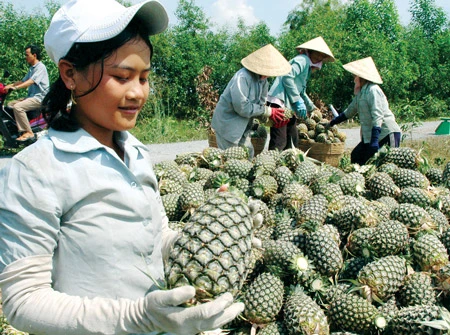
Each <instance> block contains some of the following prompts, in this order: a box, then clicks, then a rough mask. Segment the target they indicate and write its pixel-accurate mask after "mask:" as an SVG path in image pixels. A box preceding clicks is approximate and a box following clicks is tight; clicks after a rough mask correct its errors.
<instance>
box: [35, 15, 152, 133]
mask: <svg viewBox="0 0 450 335" xmlns="http://www.w3.org/2000/svg"><path fill="white" fill-rule="evenodd" d="M141 27H143V25H141V24H139V20H137V19H134V20H132V21H131V22H130V24H129V25H128V26H127V27H126V28H125V29H124V30H123V31H122V32H121V33H120V34H119V35H117V36H115V37H113V38H111V39H109V40H106V41H101V42H92V43H75V44H74V45H73V46H72V48H70V50H69V52H68V53H67V55H66V56H64V57H63V59H65V60H67V61H69V62H71V63H72V64H73V66H74V67H75V68H76V69H77V70H79V71H83V70H85V69H86V68H87V67H88V66H89V65H90V64H93V63H97V62H101V65H102V70H101V71H102V72H101V75H100V79H99V80H98V82H97V83H96V84H95V85H94V86H93V87H92V88H91V89H89V90H88V91H87V92H85V93H83V94H82V95H81V96H85V95H87V94H89V93H91V92H92V91H94V90H95V89H96V88H97V86H98V85H99V84H100V81H101V80H102V78H103V65H104V60H105V59H106V58H108V57H109V56H111V55H112V54H113V53H114V52H115V51H116V50H117V49H118V48H120V47H121V46H123V45H124V44H126V43H127V42H129V41H131V40H133V39H135V38H137V37H141V38H142V39H143V40H144V41H145V42H146V44H147V45H148V47H149V48H150V55H153V47H152V44H151V42H150V39H149V36H148V33H147V32H146V31H144V30H143V29H142V28H141ZM150 57H151V56H150ZM78 97H80V96H78ZM76 98H77V97H76ZM70 99H71V91H70V90H69V89H67V87H66V85H65V84H64V82H63V80H62V79H61V76H59V77H58V79H57V80H56V81H55V82H54V83H53V84H52V85H51V87H50V90H49V92H48V93H47V95H46V96H45V98H44V100H43V101H42V106H43V113H44V115H45V118H46V120H47V123H48V125H49V127H50V128H53V129H56V130H61V131H76V130H78V129H79V128H80V125H79V123H78V122H77V120H76V117H75V115H74V113H73V110H74V109H73V107H72V109H71V110H69V111H68V110H67V104H68V103H69V101H70Z"/></svg>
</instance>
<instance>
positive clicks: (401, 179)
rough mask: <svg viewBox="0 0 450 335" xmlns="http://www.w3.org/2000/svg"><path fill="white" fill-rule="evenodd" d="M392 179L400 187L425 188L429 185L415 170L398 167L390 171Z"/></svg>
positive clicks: (425, 178)
mask: <svg viewBox="0 0 450 335" xmlns="http://www.w3.org/2000/svg"><path fill="white" fill-rule="evenodd" d="M392 180H394V183H395V184H396V185H397V186H398V187H400V188H405V187H418V188H423V189H426V188H428V187H429V186H430V181H429V180H428V179H427V177H425V175H423V174H422V173H420V172H419V171H416V170H411V169H404V168H398V169H397V170H395V171H393V172H392Z"/></svg>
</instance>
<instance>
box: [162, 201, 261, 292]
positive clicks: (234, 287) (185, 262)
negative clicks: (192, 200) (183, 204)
mask: <svg viewBox="0 0 450 335" xmlns="http://www.w3.org/2000/svg"><path fill="white" fill-rule="evenodd" d="M252 229H253V222H252V216H251V213H250V209H249V207H248V206H247V204H246V203H245V202H244V201H243V200H242V199H241V198H239V197H237V196H236V195H234V194H232V193H228V192H220V193H217V194H216V195H215V196H214V197H212V198H210V199H209V200H208V201H206V202H205V203H204V204H203V205H202V206H200V207H198V208H197V209H196V211H195V212H194V213H193V215H192V216H191V217H190V219H189V221H188V222H187V223H186V225H185V226H184V228H183V230H182V232H181V234H180V237H179V238H178V240H177V241H176V242H175V244H174V246H173V250H172V253H171V254H170V256H169V260H168V263H167V265H166V267H165V275H166V281H167V285H168V287H169V288H174V287H178V286H183V285H192V286H194V287H195V288H196V291H197V294H196V299H197V300H204V299H209V298H214V297H216V296H218V295H220V294H222V293H224V292H230V293H232V294H233V295H236V294H237V293H238V292H239V291H240V289H241V288H242V286H243V284H244V282H245V279H246V276H247V273H248V272H249V266H250V257H251V249H252V248H251V242H252V235H253V233H252Z"/></svg>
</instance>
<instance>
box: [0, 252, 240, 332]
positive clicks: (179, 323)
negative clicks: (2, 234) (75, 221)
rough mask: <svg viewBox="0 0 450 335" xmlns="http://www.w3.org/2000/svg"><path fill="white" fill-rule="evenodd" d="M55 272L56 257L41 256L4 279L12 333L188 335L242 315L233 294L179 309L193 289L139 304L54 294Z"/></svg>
mask: <svg viewBox="0 0 450 335" xmlns="http://www.w3.org/2000/svg"><path fill="white" fill-rule="evenodd" d="M51 271H52V255H42V256H31V257H27V258H24V259H21V260H18V261H16V262H14V263H12V264H10V265H8V266H7V267H6V268H5V269H4V271H3V272H2V273H1V274H0V285H1V286H2V295H3V312H4V313H5V315H6V317H7V318H8V321H9V322H10V323H11V324H12V325H13V326H14V327H16V328H18V329H20V330H23V331H26V332H29V333H32V334H35V335H40V334H47V335H91V334H104V335H109V334H110V335H125V334H130V333H149V332H152V331H165V332H172V333H175V334H179V335H184V334H186V335H188V334H196V333H199V332H201V331H205V330H211V329H215V328H219V327H220V326H222V325H223V324H226V323H228V322H230V321H231V320H233V319H234V318H235V317H236V316H237V315H238V314H239V313H241V312H242V311H243V309H244V305H243V304H242V303H235V304H233V303H232V302H233V298H232V296H231V294H229V293H228V294H224V295H223V296H221V297H219V298H217V299H216V300H214V301H211V302H208V303H205V304H203V305H199V306H195V307H189V308H184V307H177V306H176V305H179V304H181V303H183V302H186V301H187V300H189V299H191V298H192V297H194V294H195V290H194V288H193V287H190V286H187V287H180V288H177V289H173V290H169V291H154V292H151V293H149V294H148V295H146V296H145V297H142V298H139V299H137V300H130V299H108V298H100V297H99V298H93V299H88V298H82V297H77V296H69V295H67V294H64V293H60V292H57V291H54V290H53V289H52V287H51V284H52V280H51ZM99 285H101V283H99Z"/></svg>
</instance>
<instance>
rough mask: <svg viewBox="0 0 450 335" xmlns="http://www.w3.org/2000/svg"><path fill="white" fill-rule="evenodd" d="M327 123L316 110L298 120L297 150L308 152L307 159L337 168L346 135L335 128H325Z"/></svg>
mask: <svg viewBox="0 0 450 335" xmlns="http://www.w3.org/2000/svg"><path fill="white" fill-rule="evenodd" d="M327 122H328V120H326V119H324V118H323V116H322V113H321V112H320V111H318V110H315V111H313V112H312V113H311V115H310V116H309V117H307V118H306V119H304V120H299V122H298V125H297V129H298V135H299V142H298V148H299V149H300V150H302V151H304V152H308V154H307V155H308V157H311V158H314V159H317V160H319V161H321V162H324V163H327V164H330V165H332V166H338V164H339V160H340V159H341V157H342V155H343V154H344V149H345V139H346V134H345V133H343V132H342V131H340V130H339V128H338V127H337V126H333V127H327V126H326V125H325V124H326V123H327Z"/></svg>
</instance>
